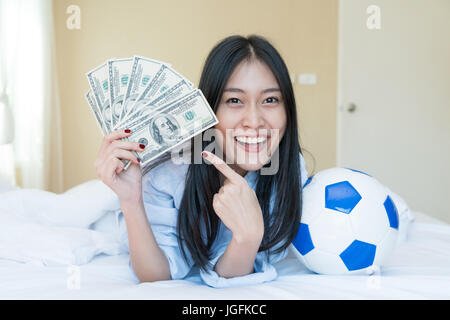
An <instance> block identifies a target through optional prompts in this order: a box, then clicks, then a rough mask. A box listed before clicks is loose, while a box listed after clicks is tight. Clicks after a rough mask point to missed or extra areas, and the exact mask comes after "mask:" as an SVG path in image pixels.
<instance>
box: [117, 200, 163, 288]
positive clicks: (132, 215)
mask: <svg viewBox="0 0 450 320" xmlns="http://www.w3.org/2000/svg"><path fill="white" fill-rule="evenodd" d="M122 212H123V213H124V217H125V221H126V225H127V232H128V242H129V247H130V260H131V264H132V267H133V270H134V272H135V273H136V276H137V277H138V279H139V281H141V282H152V281H159V280H170V279H171V277H170V268H169V262H168V261H167V258H166V256H165V254H164V253H163V251H162V250H161V249H160V247H159V246H158V244H157V242H156V240H155V237H154V235H153V231H152V229H151V227H150V223H149V222H148V220H147V216H146V214H145V208H144V203H143V202H142V200H141V201H138V202H133V203H122Z"/></svg>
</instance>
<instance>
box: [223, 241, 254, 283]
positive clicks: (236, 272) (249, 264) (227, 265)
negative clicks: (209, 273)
mask: <svg viewBox="0 0 450 320" xmlns="http://www.w3.org/2000/svg"><path fill="white" fill-rule="evenodd" d="M260 243H261V240H259V241H258V240H256V241H252V240H249V241H239V240H237V239H236V237H234V236H233V237H232V239H231V241H230V243H229V244H228V247H227V249H226V250H225V252H224V254H223V255H222V256H221V257H220V258H219V260H218V261H217V263H216V265H215V268H214V269H215V271H216V272H217V274H219V275H220V276H221V277H223V278H233V277H238V276H245V275H247V274H250V273H253V272H254V269H253V265H254V263H255V259H256V254H257V253H258V248H259V245H260Z"/></svg>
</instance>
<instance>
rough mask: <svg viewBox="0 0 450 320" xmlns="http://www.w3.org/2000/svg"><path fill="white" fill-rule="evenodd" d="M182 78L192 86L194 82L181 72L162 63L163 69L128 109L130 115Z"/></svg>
mask: <svg viewBox="0 0 450 320" xmlns="http://www.w3.org/2000/svg"><path fill="white" fill-rule="evenodd" d="M182 80H185V81H186V82H187V83H188V84H189V85H190V86H191V87H192V83H191V82H190V81H188V80H186V79H185V78H184V77H183V76H182V75H181V74H179V73H178V72H176V71H175V70H173V69H172V68H170V67H169V66H167V65H162V66H161V69H159V70H158V73H157V74H156V75H155V77H154V78H153V79H152V80H151V81H150V83H149V84H148V85H147V87H146V88H145V89H144V91H142V93H141V94H140V96H139V97H138V99H137V100H136V102H135V103H134V105H133V106H132V107H131V108H130V109H129V110H127V113H128V115H132V114H133V113H134V112H136V110H139V109H141V108H144V107H145V106H146V105H147V104H149V103H150V102H151V101H152V100H154V99H156V98H158V97H159V96H160V95H162V94H163V93H164V92H165V91H167V90H168V89H170V88H172V87H173V86H175V85H177V83H179V82H180V81H182Z"/></svg>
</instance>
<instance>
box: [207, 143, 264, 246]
mask: <svg viewBox="0 0 450 320" xmlns="http://www.w3.org/2000/svg"><path fill="white" fill-rule="evenodd" d="M202 155H203V156H204V157H205V159H207V160H208V161H209V162H211V163H212V164H213V165H214V166H215V167H216V168H217V170H219V171H220V172H221V173H222V174H223V175H224V176H225V182H224V184H223V186H222V187H221V188H220V189H219V192H218V193H216V194H215V195H214V198H213V207H214V210H215V212H216V214H217V215H218V216H219V218H220V220H222V222H223V223H224V224H225V225H226V226H227V228H228V229H230V230H231V232H232V233H233V238H234V239H235V241H236V242H237V243H242V244H244V243H245V244H247V243H253V244H257V246H258V247H259V245H260V243H261V241H262V238H263V235H264V219H263V216H262V211H261V207H260V205H259V202H258V198H257V197H256V193H255V191H254V190H253V189H252V188H251V187H250V186H249V185H248V183H247V181H246V180H245V179H244V178H243V177H242V176H240V175H239V174H238V173H236V172H235V171H234V170H233V169H231V168H230V167H229V166H228V165H227V164H226V163H225V162H224V161H223V160H222V159H220V158H219V157H217V156H216V155H214V154H212V153H210V152H207V151H204V152H203V153H202Z"/></svg>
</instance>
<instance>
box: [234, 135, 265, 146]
mask: <svg viewBox="0 0 450 320" xmlns="http://www.w3.org/2000/svg"><path fill="white" fill-rule="evenodd" d="M236 140H237V141H238V142H240V143H248V144H256V143H261V142H264V141H266V137H236Z"/></svg>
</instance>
